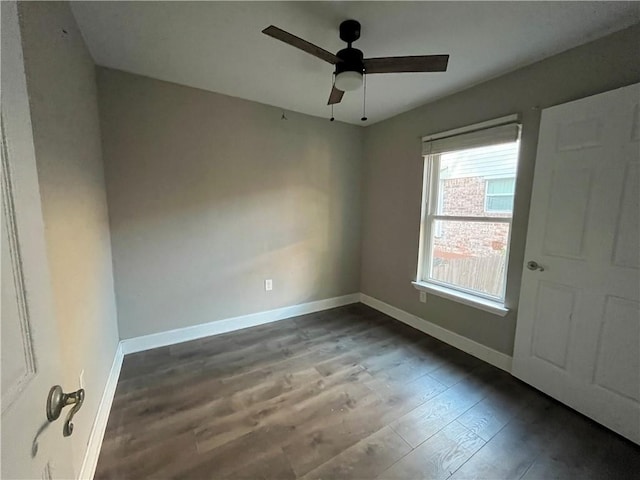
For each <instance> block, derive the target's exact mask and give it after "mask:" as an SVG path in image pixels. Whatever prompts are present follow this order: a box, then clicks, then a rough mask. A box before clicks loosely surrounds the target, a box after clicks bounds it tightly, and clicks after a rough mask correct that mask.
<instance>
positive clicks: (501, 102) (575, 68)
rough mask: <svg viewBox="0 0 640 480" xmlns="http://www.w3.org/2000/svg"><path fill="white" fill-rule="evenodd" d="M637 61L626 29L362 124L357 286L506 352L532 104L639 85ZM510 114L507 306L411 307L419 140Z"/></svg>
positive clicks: (528, 177) (634, 36)
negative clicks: (513, 161)
mask: <svg viewBox="0 0 640 480" xmlns="http://www.w3.org/2000/svg"><path fill="white" fill-rule="evenodd" d="M638 59H640V26H634V27H632V28H629V29H626V30H623V31H621V32H618V33H615V34H613V35H610V36H608V37H605V38H603V39H600V40H597V41H595V42H592V43H589V44H586V45H583V46H581V47H578V48H575V49H572V50H569V51H567V52H564V53H562V54H559V55H556V56H554V57H551V58H548V59H546V60H543V61H541V62H538V63H536V64H533V65H531V66H528V67H525V68H522V69H520V70H517V71H515V72H512V73H510V74H508V75H504V76H502V77H499V78H496V79H494V80H491V81H488V82H486V83H483V84H480V85H477V86H475V87H473V88H470V89H468V90H465V91H463V92H460V93H458V94H455V95H451V96H448V97H446V98H443V99H441V100H439V101H436V102H433V103H430V104H428V105H424V106H422V107H419V108H417V109H414V110H412V111H410V112H407V113H405V114H402V115H399V116H397V117H394V118H391V119H389V120H386V121H384V122H381V123H378V124H375V125H372V126H370V127H368V128H367V129H366V134H365V174H364V204H363V217H364V219H363V235H362V237H363V246H362V272H361V291H362V292H363V293H365V294H367V295H371V296H373V297H375V298H378V299H380V300H382V301H384V302H387V303H389V304H391V305H393V306H395V307H398V308H400V309H402V310H405V311H407V312H410V313H412V314H414V315H417V316H419V317H421V318H424V319H426V320H428V321H430V322H433V323H436V324H438V325H440V326H442V327H444V328H447V329H449V330H452V331H454V332H456V333H459V334H461V335H464V336H465V337H468V338H470V339H472V340H475V341H477V342H479V343H481V344H484V345H486V346H488V347H491V348H493V349H496V350H498V351H500V352H504V353H506V354H511V353H512V351H513V339H514V333H515V322H516V315H517V311H516V310H517V304H518V297H519V294H520V278H521V276H522V265H523V261H524V246H525V237H526V228H527V219H528V218H527V217H528V212H529V201H530V197H531V185H532V181H533V169H534V161H535V155H536V145H537V140H538V138H537V136H538V126H539V121H540V109H541V108H545V107H548V106H551V105H555V104H559V103H564V102H568V101H571V100H575V99H578V98H581V97H585V96H589V95H593V94H596V93H599V92H603V91H606V90H610V89H613V88H616V87H621V86H624V85H628V84H631V83H635V82H638V81H640V62H639V61H638ZM425 81H428V79H426V78H425ZM512 113H520V114H521V115H522V124H523V130H522V140H521V156H520V163H519V174H518V180H517V185H516V189H517V191H516V198H515V206H514V219H513V233H512V247H511V252H510V257H509V273H508V279H507V293H506V304H507V306H509V307H510V308H512V309H513V310H512V311H511V312H510V314H509V315H508V316H507V317H505V318H501V317H498V316H496V315H493V314H490V313H485V312H482V311H480V310H477V309H475V308H471V307H468V306H464V305H462V304H459V303H456V302H452V301H450V300H446V299H443V298H440V297H436V296H433V295H429V296H428V298H427V303H426V304H422V303H419V301H418V292H417V291H416V290H415V289H414V288H413V286H412V285H411V283H410V282H411V281H412V280H414V279H415V274H416V266H417V258H418V237H419V227H420V202H421V193H422V170H423V160H422V158H421V154H420V137H421V136H423V135H426V134H430V133H436V132H440V131H443V130H449V129H453V128H457V127H461V126H465V125H469V124H473V123H476V122H480V121H484V120H489V119H492V118H497V117H500V116H504V115H508V114H512Z"/></svg>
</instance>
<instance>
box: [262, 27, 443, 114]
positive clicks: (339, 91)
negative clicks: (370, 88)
mask: <svg viewBox="0 0 640 480" xmlns="http://www.w3.org/2000/svg"><path fill="white" fill-rule="evenodd" d="M262 33H264V34H266V35H269V36H270V37H273V38H275V39H277V40H280V41H282V42H284V43H288V44H289V45H291V46H293V47H296V48H299V49H300V50H302V51H305V52H307V53H310V54H311V55H313V56H314V57H318V58H319V59H321V60H324V61H325V62H329V63H330V64H332V65H335V66H336V69H335V72H334V74H335V81H334V83H333V88H332V89H331V94H330V95H329V101H328V102H327V104H328V105H334V104H336V103H340V102H341V101H342V96H343V95H344V92H348V91H351V90H357V89H358V88H360V86H361V85H362V83H363V75H364V74H366V75H369V74H372V73H403V72H445V71H446V70H447V63H448V62H449V55H416V56H407V57H381V58H364V55H363V54H362V51H361V50H358V49H357V48H353V47H352V46H351V44H352V43H353V42H355V41H356V40H358V39H359V38H360V22H358V21H356V20H345V21H344V22H342V23H341V24H340V39H341V40H342V41H344V42H347V48H343V49H342V50H340V51H339V52H338V53H336V54H335V55H334V54H333V53H331V52H328V51H327V50H325V49H323V48H320V47H318V46H317V45H314V44H313V43H310V42H307V41H306V40H303V39H302V38H299V37H296V36H295V35H292V34H291V33H289V32H285V31H284V30H282V29H281V28H278V27H276V26H273V25H270V26H268V27H267V28H265V29H264V30H262Z"/></svg>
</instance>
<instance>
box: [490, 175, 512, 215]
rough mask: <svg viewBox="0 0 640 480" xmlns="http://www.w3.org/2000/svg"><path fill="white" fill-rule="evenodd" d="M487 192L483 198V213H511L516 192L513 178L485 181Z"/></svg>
mask: <svg viewBox="0 0 640 480" xmlns="http://www.w3.org/2000/svg"><path fill="white" fill-rule="evenodd" d="M486 185H487V190H486V194H485V197H484V200H485V203H484V210H485V212H499V213H503V212H511V209H512V208H513V195H514V193H515V191H516V179H515V178H513V177H512V178H491V179H487V183H486Z"/></svg>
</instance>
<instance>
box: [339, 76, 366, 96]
mask: <svg viewBox="0 0 640 480" xmlns="http://www.w3.org/2000/svg"><path fill="white" fill-rule="evenodd" d="M361 86H362V74H361V73H359V72H341V73H339V74H338V75H336V88H337V89H338V90H342V91H343V92H349V91H351V90H357V89H359V88H360V87H361Z"/></svg>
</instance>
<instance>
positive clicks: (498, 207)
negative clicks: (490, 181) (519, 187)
mask: <svg viewBox="0 0 640 480" xmlns="http://www.w3.org/2000/svg"><path fill="white" fill-rule="evenodd" d="M512 209H513V195H500V196H497V197H493V196H491V195H488V196H487V212H511V210H512Z"/></svg>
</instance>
